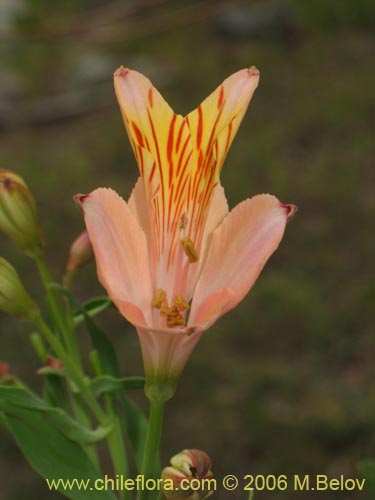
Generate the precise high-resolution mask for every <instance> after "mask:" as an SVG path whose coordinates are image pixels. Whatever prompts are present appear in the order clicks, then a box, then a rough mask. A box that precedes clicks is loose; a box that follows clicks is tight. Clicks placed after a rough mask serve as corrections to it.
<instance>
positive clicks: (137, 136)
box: [131, 122, 144, 148]
mask: <svg viewBox="0 0 375 500" xmlns="http://www.w3.org/2000/svg"><path fill="white" fill-rule="evenodd" d="M131 124H132V127H133V130H134V133H135V136H136V138H137V141H138V143H139V145H140V146H141V148H143V147H144V141H143V135H142V132H141V131H140V130H139V128H138V127H137V125H136V123H134V122H131Z"/></svg>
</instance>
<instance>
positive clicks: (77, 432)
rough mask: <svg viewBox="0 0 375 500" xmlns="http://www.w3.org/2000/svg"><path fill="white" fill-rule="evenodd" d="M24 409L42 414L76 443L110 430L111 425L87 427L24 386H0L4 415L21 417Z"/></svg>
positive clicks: (94, 439) (0, 407)
mask: <svg viewBox="0 0 375 500" xmlns="http://www.w3.org/2000/svg"><path fill="white" fill-rule="evenodd" d="M25 410H33V411H36V412H39V413H41V414H44V415H45V418H46V419H48V420H49V422H50V423H51V425H54V426H56V428H58V429H59V430H60V432H61V433H62V434H64V435H65V436H66V437H67V438H69V439H71V440H72V441H76V442H77V443H82V444H93V443H96V442H97V441H100V440H101V439H103V438H104V437H105V436H106V435H107V434H108V433H109V432H110V431H111V430H112V426H108V427H98V428H97V429H95V430H91V429H87V428H86V427H83V426H82V425H81V424H80V423H78V422H77V421H76V420H74V419H73V418H72V417H70V416H69V415H68V414H67V413H65V412H64V411H63V410H62V409H61V408H56V407H52V406H48V405H47V403H46V402H45V401H43V399H40V398H38V397H37V396H36V395H35V394H33V393H32V392H29V391H28V390H26V389H24V388H20V387H4V386H0V411H2V412H4V414H5V415H6V416H8V415H11V416H18V417H22V415H23V414H24V411H25Z"/></svg>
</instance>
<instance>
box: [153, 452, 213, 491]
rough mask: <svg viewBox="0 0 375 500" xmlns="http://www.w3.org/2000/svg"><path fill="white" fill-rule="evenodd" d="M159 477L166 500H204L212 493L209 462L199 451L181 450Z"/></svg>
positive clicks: (204, 454) (205, 455)
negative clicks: (161, 480)
mask: <svg viewBox="0 0 375 500" xmlns="http://www.w3.org/2000/svg"><path fill="white" fill-rule="evenodd" d="M161 477H162V479H163V486H162V487H163V493H164V495H165V497H166V498H167V499H168V500H204V499H205V498H208V497H209V496H211V495H212V493H213V481H214V479H213V477H214V476H213V474H212V472H211V460H210V458H209V456H208V455H207V454H206V453H204V452H203V451H200V450H183V451H181V452H180V453H178V454H177V455H175V456H174V457H172V458H171V467H165V468H164V469H163V471H162V474H161ZM181 481H183V483H181ZM189 484H190V485H191V487H190V488H189Z"/></svg>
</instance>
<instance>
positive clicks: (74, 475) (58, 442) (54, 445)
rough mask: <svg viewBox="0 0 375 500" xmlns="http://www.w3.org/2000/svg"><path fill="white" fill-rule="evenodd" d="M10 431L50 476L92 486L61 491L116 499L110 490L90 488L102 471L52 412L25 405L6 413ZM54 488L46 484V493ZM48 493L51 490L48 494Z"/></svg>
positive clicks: (79, 498) (84, 498)
mask: <svg viewBox="0 0 375 500" xmlns="http://www.w3.org/2000/svg"><path fill="white" fill-rule="evenodd" d="M5 419H6V422H7V424H8V427H9V430H10V432H11V433H12V435H13V437H14V439H15V440H16V442H17V444H18V446H19V447H20V449H21V450H22V452H23V454H24V455H25V457H26V458H27V460H28V461H29V462H30V464H31V465H32V466H33V467H34V469H35V470H36V471H37V472H38V473H39V474H40V475H41V476H43V477H44V478H46V479H49V480H51V479H55V480H58V479H62V480H73V479H77V480H81V479H83V480H85V482H86V481H89V482H88V483H86V484H88V489H87V490H86V491H85V489H84V488H81V489H78V487H75V488H72V489H71V490H70V489H69V488H66V489H64V488H63V487H61V486H60V487H59V488H58V490H59V491H60V493H62V494H63V495H64V496H66V497H67V498H71V499H73V500H95V499H98V500H115V496H114V495H113V494H112V493H111V492H109V491H104V490H103V491H95V489H93V490H91V489H90V484H91V487H93V485H94V481H95V480H96V479H98V478H100V473H99V472H98V470H97V469H96V467H95V466H94V465H93V464H92V462H91V461H90V459H89V457H88V456H87V454H86V453H85V451H84V450H83V449H82V448H81V446H80V445H79V444H77V443H75V442H74V441H71V440H70V439H68V438H67V437H66V436H65V435H64V434H63V433H62V432H61V431H60V430H59V429H58V428H57V427H56V426H55V424H54V423H53V422H51V420H50V419H49V415H48V414H47V416H46V414H44V413H42V412H38V411H35V410H32V409H27V408H23V411H22V414H19V415H10V414H6V416H5ZM47 491H50V490H49V488H48V486H47V484H46V492H47ZM46 495H47V493H46Z"/></svg>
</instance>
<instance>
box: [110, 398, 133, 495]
mask: <svg viewBox="0 0 375 500" xmlns="http://www.w3.org/2000/svg"><path fill="white" fill-rule="evenodd" d="M105 404H106V409H107V412H108V413H109V414H110V415H111V416H112V422H113V429H112V431H111V432H110V433H109V434H108V436H107V443H108V448H109V451H110V454H111V458H112V462H113V467H114V470H115V473H116V474H118V475H119V476H124V477H125V478H128V477H129V466H128V459H127V456H126V451H125V446H124V436H123V433H122V428H121V423H120V419H119V417H118V415H117V412H116V407H115V405H114V402H113V399H112V397H111V396H110V395H109V394H106V395H105ZM119 495H120V498H121V500H130V492H129V491H127V490H124V491H121V492H120V493H119Z"/></svg>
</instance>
